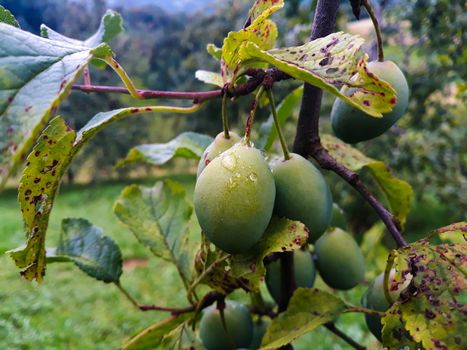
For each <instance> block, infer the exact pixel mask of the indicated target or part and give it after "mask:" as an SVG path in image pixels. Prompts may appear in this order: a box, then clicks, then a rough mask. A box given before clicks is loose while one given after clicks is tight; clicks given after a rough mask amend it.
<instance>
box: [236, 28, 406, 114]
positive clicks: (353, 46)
mask: <svg viewBox="0 0 467 350" xmlns="http://www.w3.org/2000/svg"><path fill="white" fill-rule="evenodd" d="M363 42H364V41H363V39H361V38H360V37H358V36H355V35H350V34H345V33H342V32H339V33H333V34H330V35H328V36H326V37H324V38H319V39H316V40H313V41H310V42H308V43H306V44H304V45H302V46H296V47H287V48H282V49H273V50H269V51H265V50H264V48H262V47H260V46H259V45H257V43H255V42H254V41H252V40H249V42H247V43H244V44H243V45H242V46H241V47H240V48H239V49H238V52H237V54H238V55H237V57H236V58H237V60H239V61H241V62H248V61H249V60H255V61H263V62H267V63H269V64H272V65H273V66H276V67H277V68H279V69H280V70H281V71H283V72H284V73H287V74H289V75H290V76H292V77H294V78H296V79H300V80H302V81H304V82H307V83H309V84H311V85H315V86H317V87H319V88H322V89H323V90H325V91H328V92H330V93H331V94H333V95H335V96H337V97H340V98H341V99H343V100H345V101H346V102H348V103H349V104H351V105H352V106H354V107H356V108H359V109H361V110H362V111H364V112H365V113H368V114H369V115H372V116H374V117H382V113H384V112H389V111H391V110H392V107H394V105H395V103H396V101H397V100H396V93H395V91H394V89H393V88H392V87H391V85H389V84H388V83H386V82H385V81H383V80H380V79H379V78H378V77H377V76H375V75H374V74H372V73H370V72H369V71H368V69H367V67H366V66H367V61H368V56H367V55H366V54H364V53H363V51H362V50H361V46H362V44H363ZM336 84H339V85H344V86H345V87H347V88H349V87H352V88H355V89H356V90H355V92H354V93H352V94H351V95H350V96H346V95H345V94H344V93H343V92H342V91H340V90H339V89H338V88H337V87H335V86H334V85H336Z"/></svg>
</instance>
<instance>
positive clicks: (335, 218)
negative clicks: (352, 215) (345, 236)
mask: <svg viewBox="0 0 467 350" xmlns="http://www.w3.org/2000/svg"><path fill="white" fill-rule="evenodd" d="M329 226H331V227H339V228H341V229H343V230H347V219H346V218H345V215H344V211H343V210H342V209H341V208H340V207H339V206H338V205H337V204H336V203H333V204H332V216H331V223H330V224H329Z"/></svg>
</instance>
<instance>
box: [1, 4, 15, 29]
mask: <svg viewBox="0 0 467 350" xmlns="http://www.w3.org/2000/svg"><path fill="white" fill-rule="evenodd" d="M0 22H1V23H6V24H9V25H11V26H14V27H17V28H19V23H18V21H17V20H16V18H15V16H13V15H12V14H11V12H10V11H8V10H7V9H6V8H4V7H3V6H1V5H0Z"/></svg>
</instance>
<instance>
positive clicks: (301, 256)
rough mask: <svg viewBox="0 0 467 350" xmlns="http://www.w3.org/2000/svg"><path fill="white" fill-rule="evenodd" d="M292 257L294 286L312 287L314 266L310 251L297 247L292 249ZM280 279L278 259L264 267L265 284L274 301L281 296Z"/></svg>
mask: <svg viewBox="0 0 467 350" xmlns="http://www.w3.org/2000/svg"><path fill="white" fill-rule="evenodd" d="M293 257H294V259H293V260H294V276H295V284H296V286H297V287H302V288H311V287H313V284H314V283H315V278H316V268H315V264H314V262H313V257H312V255H311V253H310V252H309V251H304V250H301V249H298V250H295V251H294V254H293ZM281 281H282V278H281V264H280V259H278V260H275V261H273V262H271V263H270V264H268V265H267V267H266V286H267V287H268V290H269V293H270V294H271V296H272V298H273V299H274V300H275V301H276V303H279V300H280V296H281V285H282V283H281Z"/></svg>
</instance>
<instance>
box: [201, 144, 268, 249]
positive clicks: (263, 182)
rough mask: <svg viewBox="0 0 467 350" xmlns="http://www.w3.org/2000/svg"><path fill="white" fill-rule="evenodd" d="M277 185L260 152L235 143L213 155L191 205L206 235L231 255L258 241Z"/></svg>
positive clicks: (265, 223)
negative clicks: (215, 155)
mask: <svg viewBox="0 0 467 350" xmlns="http://www.w3.org/2000/svg"><path fill="white" fill-rule="evenodd" d="M275 195H276V187H275V185H274V178H273V176H272V173H271V170H270V169H269V166H268V163H267V162H266V160H265V159H264V157H263V155H262V154H261V152H260V151H259V150H258V149H256V148H254V147H251V146H248V145H245V144H243V143H238V144H236V145H235V146H233V147H231V148H230V149H228V150H227V151H225V152H223V153H222V154H221V155H220V156H218V157H217V158H215V159H214V160H213V161H212V162H211V163H209V164H208V166H207V167H206V168H205V169H204V170H203V172H202V173H201V175H200V176H199V178H198V180H197V181H196V186H195V192H194V207H195V211H196V216H197V217H198V222H199V224H200V226H201V228H202V230H203V232H204V233H205V234H206V236H207V238H208V239H209V240H210V241H211V242H212V243H214V245H216V246H217V247H219V248H220V249H222V250H224V251H225V252H227V253H230V254H238V253H244V252H246V251H247V250H248V249H249V248H251V247H252V246H253V245H254V244H255V243H257V242H258V241H259V240H260V238H261V236H262V235H263V233H264V231H265V229H266V227H267V226H268V224H269V221H270V219H271V216H272V211H273V208H274V198H275Z"/></svg>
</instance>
